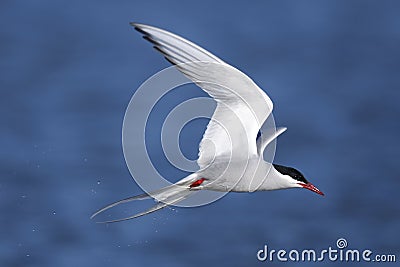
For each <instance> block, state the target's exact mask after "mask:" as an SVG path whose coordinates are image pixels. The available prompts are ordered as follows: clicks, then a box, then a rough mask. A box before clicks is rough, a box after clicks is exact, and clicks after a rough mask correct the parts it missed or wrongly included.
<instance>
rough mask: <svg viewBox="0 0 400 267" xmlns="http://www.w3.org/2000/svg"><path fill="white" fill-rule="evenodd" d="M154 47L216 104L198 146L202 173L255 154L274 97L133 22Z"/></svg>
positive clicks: (204, 54) (184, 43)
mask: <svg viewBox="0 0 400 267" xmlns="http://www.w3.org/2000/svg"><path fill="white" fill-rule="evenodd" d="M132 25H133V26H134V27H135V29H136V30H138V31H139V32H141V33H142V34H144V38H145V39H146V40H148V41H149V42H151V43H153V45H154V48H155V49H156V50H157V51H159V52H160V53H162V54H163V55H164V57H165V58H166V59H167V60H168V61H169V62H171V63H172V64H174V65H175V66H176V68H177V69H178V70H180V71H181V72H182V73H183V74H184V75H186V76H187V77H188V78H189V79H191V80H192V81H193V82H194V83H196V84H197V85H198V86H200V87H201V88H202V89H203V90H204V91H205V92H206V93H208V94H209V95H210V96H211V97H212V98H214V99H215V100H216V101H217V108H216V110H215V112H214V115H213V117H212V119H211V121H210V122H209V124H208V126H207V130H206V132H205V134H204V136H203V139H202V141H201V143H200V147H199V159H198V160H197V162H198V164H199V166H200V167H201V168H204V167H206V166H207V165H209V164H210V163H211V162H212V161H213V160H214V159H215V158H216V157H219V158H220V157H231V158H232V157H235V158H238V157H239V158H240V157H248V156H251V155H256V154H257V146H256V136H257V133H258V130H259V129H260V127H261V125H262V124H263V122H264V121H265V120H266V119H267V117H268V116H269V114H270V113H271V111H272V108H273V104H272V101H271V100H270V98H269V97H268V96H267V95H266V94H265V93H264V91H262V90H261V89H260V88H259V87H258V86H257V85H256V84H255V83H254V82H253V81H252V80H251V79H250V78H249V77H248V76H247V75H245V74H244V73H242V72H241V71H239V70H237V69H236V68H234V67H232V66H230V65H228V64H227V63H225V62H224V61H222V60H221V59H219V58H218V57H216V56H215V55H213V54H211V53H210V52H208V51H206V50H205V49H203V48H201V47H199V46H198V45H196V44H194V43H192V42H190V41H188V40H186V39H184V38H182V37H180V36H177V35H175V34H172V33H170V32H167V31H165V30H162V29H159V28H155V27H152V26H147V25H143V24H136V23H132Z"/></svg>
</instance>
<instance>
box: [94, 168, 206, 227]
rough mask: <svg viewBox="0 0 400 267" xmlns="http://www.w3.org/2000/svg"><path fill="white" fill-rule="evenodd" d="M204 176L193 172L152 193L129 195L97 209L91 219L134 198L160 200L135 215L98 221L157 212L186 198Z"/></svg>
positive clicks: (131, 217)
mask: <svg viewBox="0 0 400 267" xmlns="http://www.w3.org/2000/svg"><path fill="white" fill-rule="evenodd" d="M204 180H205V179H204V178H199V177H198V175H197V174H196V173H192V174H190V175H189V176H187V177H186V178H184V179H182V180H180V181H178V182H177V183H175V184H173V185H170V186H167V187H164V188H162V189H160V190H158V191H155V192H152V193H150V194H142V195H138V196H134V197H128V198H125V199H122V200H119V201H117V202H114V203H111V204H109V205H107V206H105V207H104V208H101V209H99V210H98V211H96V212H95V213H94V214H93V215H92V216H91V217H90V219H93V218H94V217H95V216H97V215H98V214H100V213H102V212H104V211H106V210H108V209H111V208H113V207H115V206H117V205H119V204H122V203H127V202H131V201H134V200H143V199H150V198H152V197H153V198H155V200H156V201H157V202H158V203H157V204H156V205H155V206H153V207H151V208H150V209H148V210H146V211H143V212H140V213H137V214H135V215H133V216H130V217H126V218H121V219H116V220H110V221H103V222H98V223H113V222H120V221H126V220H131V219H134V218H137V217H140V216H143V215H146V214H149V213H152V212H155V211H157V210H160V209H162V208H165V207H166V206H168V205H173V204H176V203H177V202H179V201H182V200H184V199H186V198H187V197H188V196H189V195H190V194H192V193H194V191H193V189H194V188H195V187H198V186H200V185H201V184H202V183H203V181H204Z"/></svg>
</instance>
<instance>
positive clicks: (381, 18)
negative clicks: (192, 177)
mask: <svg viewBox="0 0 400 267" xmlns="http://www.w3.org/2000/svg"><path fill="white" fill-rule="evenodd" d="M399 10H400V3H399V2H398V1H344V0H343V1H317V0H315V1H263V2H261V1H260V2H254V3H250V2H245V1H242V2H235V1H191V2H189V1H186V2H183V1H182V2H179V1H141V2H138V1H7V0H2V1H1V2H0V23H1V26H0V59H1V60H0V70H1V72H0V88H1V97H0V114H1V115H0V122H1V131H0V266H222V265H226V266H251V265H255V266H256V265H270V263H260V262H258V261H257V258H256V253H257V251H258V250H259V249H261V248H262V247H263V246H264V244H267V245H268V246H269V247H270V248H272V249H280V248H283V249H287V250H290V249H299V250H301V249H310V248H313V249H316V250H321V249H325V248H327V247H328V246H333V247H335V242H336V240H337V239H338V238H340V237H343V238H346V239H347V241H348V243H349V247H350V248H359V249H366V248H368V249H371V250H372V251H374V252H376V253H392V254H396V255H397V258H398V260H400V236H399V226H400V204H399V203H400V202H399V200H400V199H399V190H400V167H399V162H400V152H399V151H400V150H399V141H398V140H399V136H400V124H399V113H400V105H399V100H400V90H399V89H400V75H399V73H400V50H399V48H400V16H399ZM130 21H136V22H142V23H147V24H151V25H155V26H159V27H162V28H165V29H168V30H171V31H173V32H176V33H178V34H180V35H182V36H184V37H186V38H188V39H190V40H193V41H195V42H196V43H198V44H200V45H202V46H203V47H205V48H206V49H208V50H210V51H212V52H213V53H215V54H216V55H218V56H219V57H221V58H222V59H224V60H225V61H226V62H229V63H232V64H233V65H234V66H237V67H239V68H240V69H241V70H243V71H244V72H245V73H247V74H248V75H250V76H251V77H252V78H253V79H254V80H255V81H256V82H257V84H259V85H260V86H261V87H262V88H263V89H264V90H265V91H266V92H267V93H268V94H269V96H270V97H271V98H272V100H273V101H274V103H275V109H274V115H275V119H276V122H277V125H279V126H287V127H288V131H287V132H286V133H285V134H284V135H282V136H281V137H280V138H279V141H278V149H277V155H276V162H278V163H280V164H284V165H289V166H295V167H297V168H299V169H300V170H301V171H302V172H303V173H304V174H305V175H306V177H307V178H309V180H310V181H312V182H313V183H314V184H315V185H317V186H318V187H319V188H320V189H321V190H322V191H324V192H325V194H326V197H324V198H323V197H320V196H318V195H316V194H312V193H310V192H306V191H305V190H286V191H276V192H261V193H253V194H238V193H232V194H229V195H227V196H226V197H224V198H223V199H221V200H219V201H217V202H215V203H213V204H212V205H207V206H204V207H200V208H191V209H184V208H178V209H164V210H162V211H160V212H158V213H154V214H151V215H148V216H146V217H142V218H139V219H137V220H134V221H129V222H124V223H120V224H113V225H98V224H95V223H94V222H93V221H91V220H89V216H90V214H91V213H92V212H93V211H95V210H96V209H98V208H99V207H101V206H103V205H104V204H107V203H109V202H112V201H114V200H117V199H120V198H123V197H127V196H130V195H134V194H139V193H141V192H142V191H141V190H140V188H139V187H138V186H137V185H136V184H135V182H134V181H133V179H132V178H131V176H130V174H129V171H128V169H127V167H126V165H125V161H124V157H123V153H122V146H121V128H122V121H123V116H124V112H125V108H126V107H127V105H128V102H129V100H130V98H131V96H132V94H133V93H134V92H135V90H136V89H137V88H138V86H139V85H140V84H141V83H142V82H143V81H144V80H145V79H147V78H148V77H150V76H151V75H152V74H154V73H156V72H157V71H159V70H161V69H162V68H164V67H167V66H169V63H168V62H166V61H165V60H163V58H162V57H161V56H160V55H159V54H157V53H156V52H155V51H154V50H153V49H151V46H150V45H149V44H148V43H146V42H145V41H144V40H142V39H141V37H140V35H139V34H138V33H137V32H135V31H134V30H133V29H132V27H131V26H130V25H129V22H130ZM199 92H200V89H198V92H197V93H199ZM195 94H196V93H195ZM199 94H201V92H200V93H199ZM177 97H178V98H179V96H177ZM205 124H206V123H205V121H201V120H200V121H199V122H198V123H197V124H196V123H192V126H193V127H192V128H191V127H186V128H185V130H184V131H183V133H182V134H183V135H184V136H182V138H183V139H182V140H186V141H183V142H182V146H183V150H184V152H186V153H187V155H188V156H189V157H191V158H194V157H195V155H196V154H197V149H198V148H197V143H196V142H198V140H199V138H201V134H202V132H201V131H203V130H204V128H205ZM154 129H157V128H156V126H155V128H154ZM185 138H186V139H185ZM148 142H149V146H153V147H157V146H158V144H159V142H160V141H159V136H158V135H157V132H155V133H154V135H152V136H150V137H149V140H148ZM153 151H154V152H152V153H155V154H153V157H154V158H156V159H157V158H158V160H156V162H157V164H156V166H157V168H159V169H160V172H168V173H170V174H173V173H174V172H173V170H172V168H171V167H170V166H167V165H168V164H166V163H165V162H164V163H163V162H162V161H163V160H162V159H163V158H162V154H161V149H158V150H157V149H156V148H155V149H154V150H153ZM157 153H159V157H157V155H158V154H157ZM163 168H165V169H163ZM176 173H178V174H179V175H182V174H180V173H179V172H176ZM179 175H178V176H179ZM179 178H181V177H176V178H175V179H179ZM123 212H124V213H125V212H126V213H129V212H130V210H126V209H125V210H123ZM324 263H325V264H332V263H331V262H328V261H325V262H323V263H316V264H315V265H316V266H317V265H318V266H320V265H323V264H324ZM276 264H277V262H276ZM289 265H291V264H290V263H281V266H289ZM312 265H313V264H311V263H307V266H312ZM388 265H389V264H388Z"/></svg>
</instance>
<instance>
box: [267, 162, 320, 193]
mask: <svg viewBox="0 0 400 267" xmlns="http://www.w3.org/2000/svg"><path fill="white" fill-rule="evenodd" d="M274 167H275V169H276V170H277V171H278V172H280V173H281V174H282V175H284V176H285V178H287V179H288V180H289V183H290V185H291V187H299V188H306V189H308V190H311V191H313V192H315V193H317V194H319V195H321V196H324V193H322V192H321V191H320V190H319V189H318V188H316V187H315V186H314V185H313V184H312V183H310V182H309V181H307V180H306V178H304V176H303V174H302V173H301V172H299V171H298V170H296V169H295V168H292V167H286V166H282V165H278V164H274Z"/></svg>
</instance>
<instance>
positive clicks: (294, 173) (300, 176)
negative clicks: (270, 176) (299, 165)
mask: <svg viewBox="0 0 400 267" xmlns="http://www.w3.org/2000/svg"><path fill="white" fill-rule="evenodd" d="M273 165H274V167H275V169H276V170H277V171H278V172H280V173H282V174H284V175H289V176H290V177H292V178H293V179H295V180H297V181H299V182H302V183H305V184H308V181H307V180H306V178H304V176H303V174H301V172H299V171H298V170H296V169H295V168H292V167H286V166H282V165H278V164H273Z"/></svg>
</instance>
